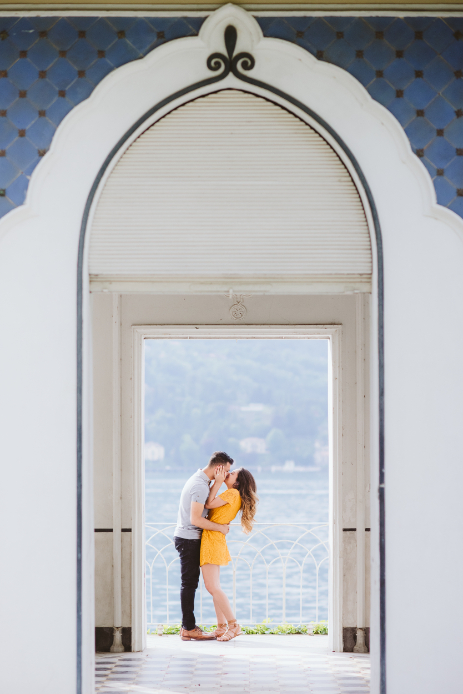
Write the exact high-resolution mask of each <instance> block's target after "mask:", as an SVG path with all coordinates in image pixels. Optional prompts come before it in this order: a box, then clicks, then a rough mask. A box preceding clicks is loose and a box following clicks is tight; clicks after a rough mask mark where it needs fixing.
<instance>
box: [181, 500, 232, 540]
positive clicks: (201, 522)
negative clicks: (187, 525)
mask: <svg viewBox="0 0 463 694" xmlns="http://www.w3.org/2000/svg"><path fill="white" fill-rule="evenodd" d="M203 511H204V504H200V503H199V501H192V502H191V513H190V521H191V524H192V525H196V527H197V528H202V529H203V530H216V531H218V532H220V533H223V534H224V535H226V534H227V533H228V531H229V530H230V528H229V527H228V525H222V524H221V523H213V522H212V521H210V520H207V518H203V517H202V515H201V514H202V512H203Z"/></svg>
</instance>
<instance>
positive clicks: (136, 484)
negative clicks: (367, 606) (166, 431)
mask: <svg viewBox="0 0 463 694" xmlns="http://www.w3.org/2000/svg"><path fill="white" fill-rule="evenodd" d="M237 338H238V339H248V340H249V339H250V340H252V339H261V340H262V339H265V340H276V339H281V340H284V339H301V340H310V339H312V340H314V339H318V340H319V339H325V340H328V350H329V358H328V430H329V537H330V570H329V588H328V620H329V630H328V635H329V648H330V650H332V651H337V652H341V651H342V650H343V639H342V599H343V595H342V593H343V581H342V578H343V562H342V402H343V397H342V395H343V393H342V382H341V375H342V368H341V339H342V325H293V326H283V325H233V326H223V325H162V326H161V325H133V326H132V354H131V358H132V365H131V373H132V426H131V436H132V445H131V451H132V455H133V459H132V461H131V462H132V471H133V478H132V482H133V491H132V650H133V651H141V650H143V649H144V648H146V604H145V603H146V597H145V460H144V411H145V402H144V401H145V397H144V390H145V389H144V386H145V340H147V339H176V340H182V339H183V340H194V339H203V340H204V339H224V340H227V339H228V340H230V339H237Z"/></svg>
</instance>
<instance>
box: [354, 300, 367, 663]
mask: <svg viewBox="0 0 463 694" xmlns="http://www.w3.org/2000/svg"><path fill="white" fill-rule="evenodd" d="M355 323H356V373H357V520H356V525H357V533H356V535H357V643H356V645H355V647H354V652H355V653H367V647H366V645H365V376H364V374H365V302H364V296H363V294H357V296H356V321H355Z"/></svg>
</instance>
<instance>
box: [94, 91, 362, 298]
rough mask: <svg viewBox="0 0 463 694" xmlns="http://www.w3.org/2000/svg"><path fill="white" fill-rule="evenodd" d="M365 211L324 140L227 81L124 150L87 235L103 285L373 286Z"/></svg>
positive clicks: (125, 287)
mask: <svg viewBox="0 0 463 694" xmlns="http://www.w3.org/2000/svg"><path fill="white" fill-rule="evenodd" d="M371 256H372V254H371V243H370V233H369V229H368V224H367V220H366V216H365V211H364V208H363V205H362V201H361V199H360V195H359V192H358V190H357V188H356V186H355V184H354V182H353V180H352V178H351V176H350V174H349V171H348V170H347V168H346V166H345V165H344V163H343V162H342V161H341V159H340V157H339V156H338V154H337V153H336V152H335V151H334V150H333V148H332V147H331V146H330V145H329V144H328V143H327V141H326V140H325V139H324V138H323V137H322V136H321V135H320V134H319V133H318V132H316V131H315V130H314V129H313V128H312V127H310V126H309V125H308V124H307V123H305V122H303V121H302V120H300V119H299V118H298V117H296V116H295V115H293V114H292V113H290V112H289V111H287V110H285V109H284V108H282V107H281V106H279V105H277V104H275V103H273V102H270V101H268V100H266V99H264V98H261V97H258V96H255V95H254V94H251V93H248V92H242V91H238V90H234V89H226V90H223V91H220V92H215V93H212V94H209V95H208V96H204V97H201V98H197V99H196V100H193V101H190V102H188V103H187V104H185V105H184V106H182V107H180V108H177V109H176V110H174V111H172V112H171V113H170V114H168V115H167V116H165V117H164V118H162V119H161V120H159V121H158V122H156V123H155V124H153V125H151V126H150V127H149V128H148V129H147V130H145V131H144V132H143V133H142V134H141V135H140V136H139V137H138V138H137V139H136V140H135V141H134V142H133V143H132V144H131V146H130V147H129V148H128V149H127V150H126V151H125V153H124V154H123V155H122V157H121V158H120V159H119V161H118V163H117V164H116V166H115V167H114V168H113V170H112V172H111V174H110V175H109V177H108V178H107V180H106V183H105V185H104V187H103V189H102V191H101V194H100V196H99V199H98V202H97V205H96V208H95V213H94V216H93V223H92V227H91V237H90V258H89V270H90V276H91V281H92V285H93V287H94V288H95V289H102V288H105V287H106V288H112V289H117V290H122V291H137V290H138V291H149V290H150V289H153V290H156V288H158V289H159V288H162V289H164V290H166V289H167V288H169V287H170V288H172V289H174V290H175V288H176V287H178V288H181V289H183V290H184V289H185V288H188V287H189V288H190V289H195V288H201V287H202V288H203V289H207V288H209V289H212V290H214V289H218V288H219V289H221V288H226V287H237V288H246V287H250V288H252V287H254V288H255V289H259V288H261V289H264V290H265V288H268V289H273V290H277V289H278V287H280V288H283V287H285V291H289V290H290V287H291V286H293V287H294V289H295V290H296V288H297V291H308V292H310V291H316V292H333V291H336V292H339V291H369V290H370V284H371V272H372V260H371Z"/></svg>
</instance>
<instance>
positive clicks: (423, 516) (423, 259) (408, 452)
mask: <svg viewBox="0 0 463 694" xmlns="http://www.w3.org/2000/svg"><path fill="white" fill-rule="evenodd" d="M397 204H400V201H398V203H397ZM381 212H382V209H380V214H381ZM404 214H406V213H405V212H404ZM407 221H408V222H409V224H408V233H407V235H406V236H405V237H404V236H403V235H402V234H400V233H399V232H398V231H394V230H393V229H391V230H389V231H388V233H387V234H385V236H384V252H385V270H386V275H385V290H386V297H385V364H386V387H385V393H386V551H387V629H388V632H387V633H388V636H387V659H388V660H387V663H388V664H387V676H388V692H391V694H396V693H397V694H399V693H400V694H402V693H403V694H405V693H407V694H408V693H409V692H420V694H421V693H422V694H431V693H433V692H437V691H439V692H446V694H447V693H448V694H459V693H460V692H461V691H462V682H463V658H462V657H461V653H462V649H463V636H462V633H463V632H462V628H461V624H462V621H463V601H462V600H461V585H462V579H463V556H462V552H461V551H460V546H461V538H462V535H463V505H462V503H461V489H462V487H463V465H462V446H461V435H460V433H461V426H462V425H461V423H462V421H463V398H462V389H463V369H462V358H461V356H462V354H463V302H462V300H461V298H462V296H463V271H462V270H463V244H462V241H461V239H460V238H459V237H458V236H457V235H456V234H455V233H454V232H453V231H452V230H451V229H447V230H446V229H443V228H440V229H437V228H436V224H435V222H433V220H431V219H428V220H419V221H418V220H416V219H408V217H407ZM399 248H400V252H398V249H399Z"/></svg>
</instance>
